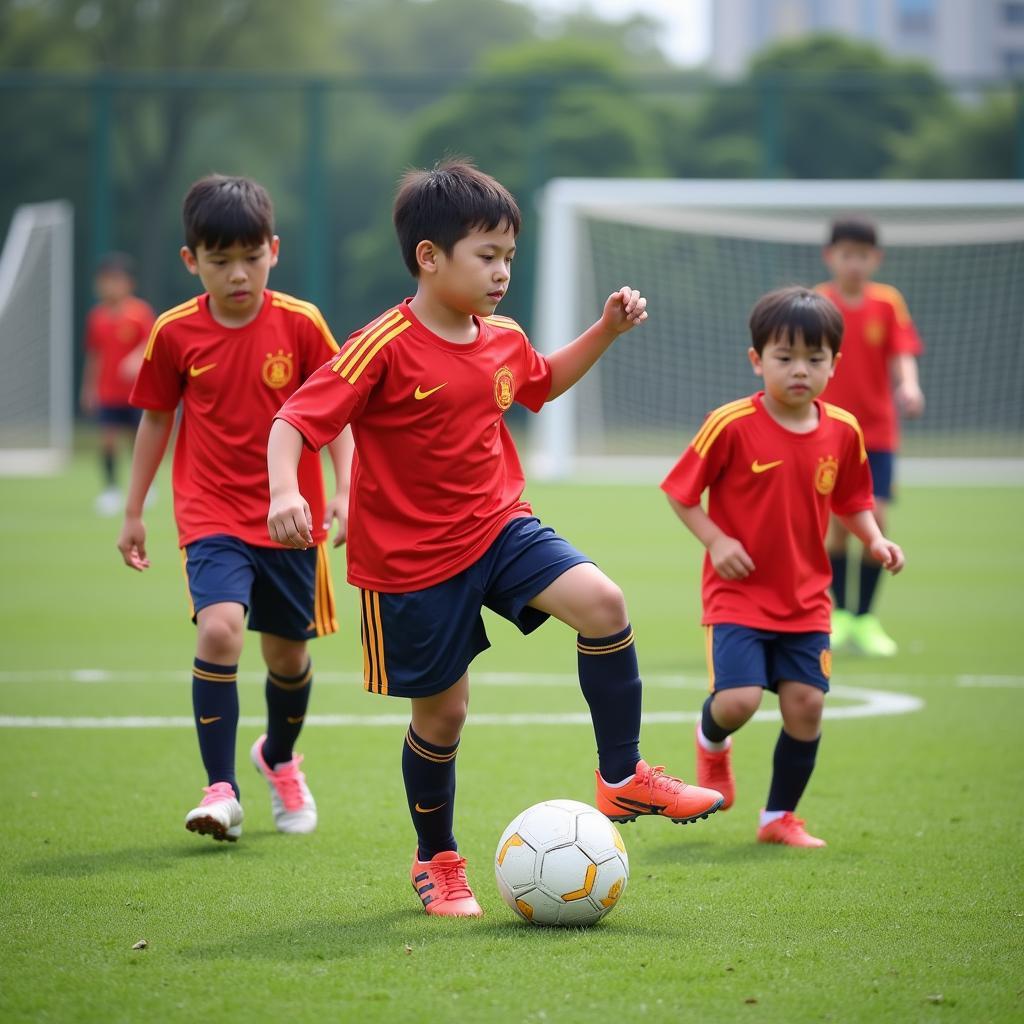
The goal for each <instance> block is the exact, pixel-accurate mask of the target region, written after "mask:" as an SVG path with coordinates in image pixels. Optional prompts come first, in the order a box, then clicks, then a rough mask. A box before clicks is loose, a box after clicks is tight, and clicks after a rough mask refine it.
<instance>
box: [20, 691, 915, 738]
mask: <svg viewBox="0 0 1024 1024" xmlns="http://www.w3.org/2000/svg"><path fill="white" fill-rule="evenodd" d="M831 692H832V694H833V696H835V697H838V698H840V699H841V700H852V701H857V702H858V703H855V704H850V705H845V706H843V707H838V708H835V707H826V708H825V718H826V719H828V720H829V721H836V720H838V719H844V718H874V717H878V716H882V715H906V714H910V713H911V712H914V711H920V710H921V708H923V707H924V701H923V700H921V699H920V698H919V697H912V696H910V695H909V694H905V693H891V692H889V691H887V690H866V689H862V688H860V687H852V686H833V687H832V690H831ZM699 718H700V712H699V711H648V712H646V713H645V714H644V717H643V720H644V724H645V725H680V724H685V723H688V722H696V721H697V720H698V719H699ZM779 720H780V716H779V713H778V711H758V712H757V714H756V715H754V721H755V722H778V721H779ZM469 722H470V723H471V724H473V725H496V726H524V725H586V726H589V725H590V724H591V719H590V714H589V713H588V712H586V711H581V712H566V713H545V712H538V713H531V712H514V713H493V714H491V713H481V714H472V713H471V714H470V716H469ZM238 724H239V725H242V726H247V727H248V726H262V725H265V724H266V720H265V719H264V718H262V717H256V716H243V717H241V718H240V719H239V722H238ZM408 724H409V716H408V714H394V715H308V716H307V717H306V725H314V726H315V725H319V726H346V727H354V728H368V727H371V728H372V727H375V726H376V727H381V726H386V727H389V728H391V727H399V726H400V727H405V726H407V725H408ZM194 727H195V719H194V718H193V717H192V716H191V715H188V716H186V715H166V716H159V715H116V716H115V715H97V716H91V715H74V716H64V715H0V729H191V728H194Z"/></svg>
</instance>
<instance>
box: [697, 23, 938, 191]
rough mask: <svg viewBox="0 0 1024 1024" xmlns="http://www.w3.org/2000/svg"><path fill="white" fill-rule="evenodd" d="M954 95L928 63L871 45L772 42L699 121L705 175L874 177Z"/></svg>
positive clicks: (837, 40)
mask: <svg viewBox="0 0 1024 1024" xmlns="http://www.w3.org/2000/svg"><path fill="white" fill-rule="evenodd" d="M950 109H951V101H950V98H949V95H948V93H947V90H946V88H945V86H944V85H943V83H942V82H941V80H940V79H939V78H938V77H937V76H936V75H935V74H934V73H933V72H932V71H931V70H929V69H928V67H927V66H926V65H924V64H921V63H918V62H916V61H906V60H896V59H893V58H890V57H888V56H886V55H885V54H884V53H883V52H882V51H881V50H879V49H877V48H876V47H874V46H871V45H869V44H866V43H860V42H851V41H849V40H847V39H843V38H841V37H838V36H814V37H811V38H808V39H801V40H799V41H796V42H787V43H783V44H780V45H778V46H774V47H772V48H770V49H769V50H766V51H765V52H764V53H762V54H760V55H759V56H758V57H756V58H755V59H754V61H753V62H752V63H751V66H750V69H749V71H748V73H747V74H746V76H744V78H743V79H742V81H740V82H739V83H737V84H735V85H727V86H723V87H720V88H718V89H717V90H716V91H715V92H714V93H713V94H712V95H711V96H710V97H709V99H708V101H707V104H706V106H705V108H704V110H703V112H702V113H701V115H700V117H699V118H698V123H697V126H696V138H695V164H696V166H695V167H694V168H693V170H695V171H696V172H698V173H709V174H723V175H724V174H727V173H729V172H730V171H732V172H733V173H734V174H735V176H737V177H744V176H753V175H761V174H774V175H776V176H780V177H792V178H871V177H877V176H878V175H880V174H882V173H883V172H884V171H885V169H886V168H887V167H888V166H889V164H890V163H891V162H892V160H893V156H894V153H895V152H896V151H897V149H898V147H899V145H900V140H901V139H903V138H905V137H906V136H908V135H911V134H913V133H914V132H915V131H916V130H917V129H918V128H919V127H920V126H921V125H923V124H924V123H925V122H926V121H927V120H928V119H929V118H934V117H940V116H944V115H945V114H946V113H948V112H949V110H950Z"/></svg>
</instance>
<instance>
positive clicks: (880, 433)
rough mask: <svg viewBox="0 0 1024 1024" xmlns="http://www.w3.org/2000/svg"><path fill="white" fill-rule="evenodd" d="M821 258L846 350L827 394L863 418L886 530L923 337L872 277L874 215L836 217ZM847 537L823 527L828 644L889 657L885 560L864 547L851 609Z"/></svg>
mask: <svg viewBox="0 0 1024 1024" xmlns="http://www.w3.org/2000/svg"><path fill="white" fill-rule="evenodd" d="M824 258H825V263H826V264H827V265H828V268H829V270H830V271H831V272H832V280H831V281H829V282H827V283H826V284H822V285H820V286H819V289H818V290H819V291H821V293H822V294H824V295H827V296H828V297H829V298H830V299H831V300H832V301H833V302H834V303H835V304H836V306H838V308H839V311H840V312H841V313H842V314H843V358H842V362H841V364H840V365H838V366H837V367H836V373H835V376H834V377H833V378H832V380H831V382H830V383H829V385H828V387H827V388H826V389H825V394H824V398H825V399H826V400H827V401H829V402H832V403H834V404H835V405H838V406H840V407H841V408H843V409H848V410H849V411H850V412H852V413H853V414H854V416H856V417H857V420H858V422H859V423H860V425H861V430H863V432H864V443H865V445H866V446H867V451H868V462H869V463H870V465H871V479H872V480H873V482H874V490H875V519H876V520H877V522H878V527H879V529H880V530H882V531H883V532H884V530H885V522H886V510H887V509H888V506H889V503H890V501H891V500H892V496H893V487H892V482H893V463H894V459H895V453H896V449H897V447H898V445H899V421H898V418H897V409H899V411H900V412H902V413H903V415H905V416H910V417H913V416H920V415H921V413H922V412H923V411H924V395H923V394H922V392H921V387H920V385H919V383H918V375H917V356H918V355H919V354H920V353H921V341H920V339H919V338H918V335H917V331H916V330H915V328H914V324H913V322H912V321H911V319H910V314H909V313H908V312H907V305H906V303H905V302H904V301H903V296H902V295H900V293H899V292H898V291H897V290H896V289H895V288H892V287H890V286H889V285H884V284H877V283H876V282H874V281H872V280H871V278H872V277H873V276H874V274H875V272H876V271H877V270H878V267H879V265H880V264H881V262H882V250H881V249H880V248H879V245H878V229H877V228H876V227H875V225H874V223H873V222H872V221H870V220H866V219H864V218H861V217H846V218H843V219H840V220H837V221H835V223H833V225H832V231H831V238H830V241H829V245H828V246H827V247H826V248H825V252H824ZM848 539H849V532H848V531H847V529H846V528H845V527H844V526H843V524H842V522H840V521H839V520H838V519H833V520H832V523H831V525H830V526H829V533H828V551H829V559H830V561H831V563H832V596H833V609H832V646H833V647H835V648H836V649H839V648H840V647H843V646H845V645H846V644H848V643H852V644H853V645H855V646H856V647H857V648H858V649H859V650H860V651H861V652H862V653H864V654H868V655H873V656H875V657H892V656H893V655H894V654H896V650H897V648H896V642H895V641H894V640H893V639H892V637H890V636H889V635H888V634H887V633H886V631H885V630H884V629H883V627H882V624H881V622H879V620H878V617H877V616H876V615H874V614H873V613H872V611H871V608H872V604H873V602H874V599H875V594H876V592H877V589H878V583H879V580H880V578H881V575H882V566H881V565H880V564H879V562H878V561H877V559H875V558H874V557H873V556H872V555H871V552H870V551H867V550H865V551H863V553H862V555H861V561H860V587H859V590H858V593H857V603H856V605H855V606H854V607H855V610H851V609H850V607H849V605H848V600H847V585H846V581H847V554H846V549H847V541H848Z"/></svg>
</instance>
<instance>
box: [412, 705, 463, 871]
mask: <svg viewBox="0 0 1024 1024" xmlns="http://www.w3.org/2000/svg"><path fill="white" fill-rule="evenodd" d="M458 752H459V745H458V743H456V744H455V745H454V746H452V747H439V746H437V744H435V743H428V742H427V741H426V740H424V739H420V737H419V736H417V735H416V733H414V732H413V731H412V726H411V725H410V726H409V731H408V732H407V733H406V734H405V743H404V745H403V746H402V777H403V778H404V779H405V795H406V798H407V799H408V801H409V814H410V815H411V816H412V823H413V826H414V827H415V829H416V839H417V842H418V844H419V852H418V853H417V854H416V857H417V860H421V861H427V860H432V859H433V857H434V855H435V854H437V853H441V852H442V851H444V850H457V849H458V845H457V844H456V842H455V836H454V834H453V832H452V822H453V820H454V817H455V755H456V754H457V753H458Z"/></svg>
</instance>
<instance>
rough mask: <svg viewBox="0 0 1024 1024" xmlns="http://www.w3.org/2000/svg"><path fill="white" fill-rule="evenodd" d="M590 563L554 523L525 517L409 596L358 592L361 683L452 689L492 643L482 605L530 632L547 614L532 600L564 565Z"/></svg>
mask: <svg viewBox="0 0 1024 1024" xmlns="http://www.w3.org/2000/svg"><path fill="white" fill-rule="evenodd" d="M591 561H593V559H590V558H587V556H586V555H584V554H581V553H580V552H579V551H577V550H576V548H574V547H573V546H572V545H571V544H570V543H569V542H568V541H566V540H563V539H562V538H561V537H559V536H558V534H557V533H555V531H554V530H552V529H551V527H550V526H544V525H542V524H541V522H540V521H539V520H538V519H535V518H533V517H532V516H531V517H523V518H519V519H513V520H512V521H511V522H510V523H509V524H508V525H507V526H506V527H505V528H504V529H503V530H502V531H501V533H499V534H498V536H497V537H496V538H495V540H494V543H493V544H491V546H490V547H489V548H488V549H487V551H486V552H485V554H484V555H483V556H482V557H481V558H480V559H479V560H478V561H476V562H474V563H473V564H472V565H471V566H469V567H468V568H466V569H463V571H462V572H460V573H458V574H457V575H456V576H453V577H452V578H451V579H448V580H444V581H443V582H441V583H437V584H435V585H434V586H432V587H427V588H426V589H424V590H414V591H411V592H409V593H405V594H382V593H379V592H378V591H375V590H360V592H359V600H360V608H361V613H362V639H363V686H364V688H365V689H367V690H369V691H370V692H371V693H383V694H387V695H388V696H391V697H429V696H431V695H432V694H435V693H441V692H442V691H443V690H447V689H448V687H450V686H452V685H453V684H454V683H457V682H458V681H459V680H460V679H461V678H462V676H463V675H465V673H466V670H467V669H468V668H469V665H470V662H472V660H473V659H474V658H475V657H476V656H477V655H478V654H479V653H480V652H481V651H486V650H487V648H488V647H490V646H491V644H490V641H489V640H488V639H487V631H486V630H485V629H484V620H483V617H482V615H481V611H482V609H483V608H490V609H491V611H493V612H497V613H498V614H499V615H500V616H502V618H505V619H508V620H509V622H513V623H515V625H516V626H518V627H519V630H520V632H522V633H532V632H533V630H535V629H536V628H537V627H538V626H540V625H541V624H542V623H543V622H544V620H545V619H547V618H548V616H547V614H546V613H545V612H540V611H538V610H537V609H536V608H530V607H529V606H528V602H529V601H531V600H533V598H535V597H536V596H537V595H538V594H539V593H540V592H541V591H542V590H545V589H546V588H547V587H549V586H550V585H551V584H552V583H554V581H555V580H556V579H558V577H559V576H561V575H562V573H564V572H565V571H566V570H567V569H571V568H572V567H573V566H574V565H580V564H581V563H583V562H591Z"/></svg>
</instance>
